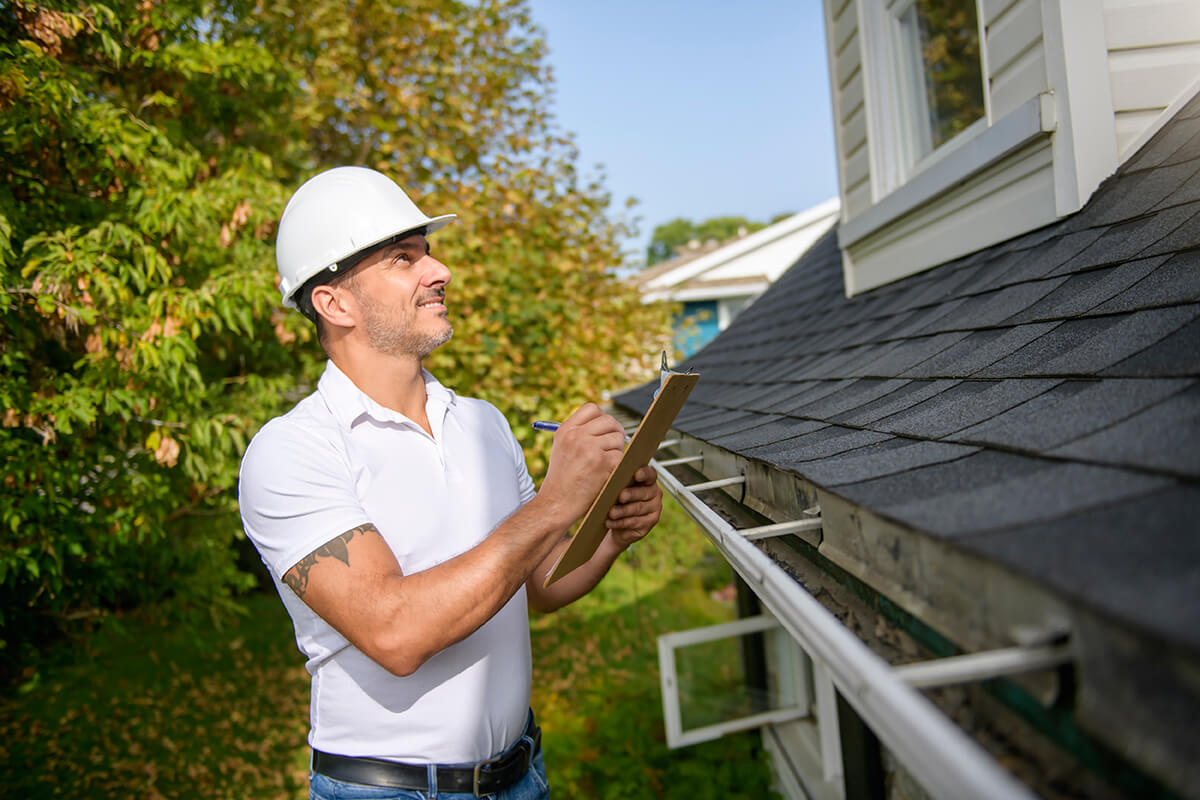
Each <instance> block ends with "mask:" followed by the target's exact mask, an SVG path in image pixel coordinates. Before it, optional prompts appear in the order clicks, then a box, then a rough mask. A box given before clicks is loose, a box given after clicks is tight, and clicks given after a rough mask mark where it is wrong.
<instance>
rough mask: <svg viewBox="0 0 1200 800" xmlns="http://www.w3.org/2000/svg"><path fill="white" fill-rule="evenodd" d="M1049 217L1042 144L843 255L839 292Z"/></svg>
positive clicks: (1050, 179) (1050, 195)
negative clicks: (847, 265) (847, 261)
mask: <svg viewBox="0 0 1200 800" xmlns="http://www.w3.org/2000/svg"><path fill="white" fill-rule="evenodd" d="M1052 219H1054V172H1053V165H1052V162H1051V148H1050V146H1049V143H1048V141H1046V140H1042V141H1040V142H1038V143H1035V144H1033V145H1030V146H1028V147H1026V148H1024V149H1022V150H1019V151H1018V152H1016V153H1014V154H1012V155H1011V156H1009V157H1007V158H1004V159H1002V160H1000V161H998V162H997V163H995V164H994V165H992V166H991V167H989V168H988V169H987V170H985V171H984V172H982V173H980V174H978V175H976V176H975V177H974V178H973V179H972V180H971V181H969V182H967V183H964V184H962V185H960V186H959V187H957V188H956V189H953V190H951V191H949V192H946V193H945V194H943V195H941V196H939V197H938V198H937V199H936V200H935V201H934V202H930V203H925V204H922V205H921V206H920V207H919V208H917V209H915V210H914V211H912V212H911V213H909V214H907V215H905V216H904V217H902V218H900V219H898V220H897V221H895V222H894V223H892V224H890V225H888V226H886V227H885V228H883V229H882V230H880V231H879V232H878V233H877V234H875V235H873V236H869V237H866V238H864V239H863V240H862V241H860V242H857V243H856V244H855V246H854V248H853V250H852V252H851V253H849V254H848V255H849V256H850V258H852V259H853V260H852V265H853V267H852V269H847V274H846V282H847V285H846V288H847V292H848V293H849V294H854V293H857V292H860V291H865V290H867V289H871V288H874V287H876V286H881V285H883V284H885V283H890V282H891V281H894V280H897V279H899V278H902V277H904V276H906V275H911V274H913V273H914V272H918V271H920V270H922V269H926V268H928V267H930V266H932V265H934V264H940V263H942V262H944V261H948V260H950V259H952V258H957V257H959V256H962V255H965V254H967V253H971V252H974V251H975V250H979V249H981V248H983V247H986V246H988V245H990V244H993V243H995V242H996V241H1003V240H1004V239H1008V238H1010V237H1012V236H1016V235H1019V234H1021V233H1024V232H1025V231H1028V230H1032V229H1033V228H1036V227H1039V226H1040V225H1042V224H1044V223H1045V222H1046V221H1047V220H1052Z"/></svg>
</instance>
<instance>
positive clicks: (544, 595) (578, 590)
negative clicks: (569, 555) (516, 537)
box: [528, 533, 625, 613]
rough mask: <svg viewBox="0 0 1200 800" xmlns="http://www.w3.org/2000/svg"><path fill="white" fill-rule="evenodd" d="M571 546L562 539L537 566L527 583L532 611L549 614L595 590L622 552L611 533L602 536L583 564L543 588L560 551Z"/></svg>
mask: <svg viewBox="0 0 1200 800" xmlns="http://www.w3.org/2000/svg"><path fill="white" fill-rule="evenodd" d="M569 544H570V540H569V539H563V541H562V542H560V543H559V544H558V546H556V547H555V548H554V550H553V552H551V554H550V555H549V556H548V557H547V558H546V559H545V561H543V562H542V563H541V564H540V565H538V568H537V570H535V571H534V573H533V576H532V577H531V578H530V580H529V584H528V595H529V606H530V608H532V609H533V610H535V611H541V612H543V613H548V612H551V611H557V610H558V609H560V608H562V607H563V606H565V605H570V604H571V603H574V602H575V601H576V600H578V599H579V598H581V597H583V596H584V595H585V594H587V593H588V592H590V591H591V590H592V589H594V588H596V584H598V583H600V580H601V578H603V577H604V576H605V575H607V574H608V570H609V568H611V567H612V565H613V563H614V562H616V560H617V557H618V556H620V555H621V553H623V552H625V550H624V548H623V547H621V546H620V545H619V544H617V543H616V541H615V540H614V539H613V535H612V534H611V533H608V534H605V536H604V538H603V539H602V540H601V541H600V546H599V547H597V548H596V552H595V553H593V554H592V557H591V558H589V559H588V560H587V561H586V562H585V563H583V564H580V565H579V566H578V567H576V568H575V569H573V570H571V572H569V573H568V574H567V575H565V576H564V577H562V578H561V579H559V580H557V581H555V582H554V583H552V584H550V585H549V586H542V583H543V582H544V581H545V579H546V575H548V574H549V572H550V570H551V569H552V568H553V567H554V564H555V563H556V562H557V561H558V559H559V557H560V556H561V555H562V552H563V551H564V550H565V549H566V548H567V546H568V545H569Z"/></svg>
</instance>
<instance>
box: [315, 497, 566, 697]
mask: <svg viewBox="0 0 1200 800" xmlns="http://www.w3.org/2000/svg"><path fill="white" fill-rule="evenodd" d="M564 518H565V517H564V515H563V512H562V510H561V509H560V508H557V507H556V506H555V504H554V503H553V501H551V500H548V499H543V500H538V499H537V498H534V500H531V501H530V502H529V503H527V504H526V505H525V506H523V507H522V508H521V509H519V510H518V511H517V512H516V513H514V514H513V515H512V516H511V517H509V518H508V519H507V520H505V521H504V522H503V523H501V524H500V525H499V526H498V527H497V528H496V529H495V530H494V531H493V532H492V533H491V534H490V535H489V536H488V537H487V538H486V539H484V540H483V541H482V542H480V543H479V544H478V545H476V546H475V547H473V548H471V549H470V550H468V551H466V552H465V553H461V554H460V555H458V556H455V557H454V558H452V559H450V560H449V561H445V562H443V563H441V564H438V565H436V566H434V567H430V568H429V569H427V570H422V571H421V572H415V573H412V574H408V575H405V574H402V573H401V572H400V570H399V567H398V566H393V568H392V569H391V570H390V571H387V572H374V573H372V572H369V571H368V572H364V573H356V574H355V580H354V581H353V582H352V583H350V585H345V584H346V583H347V582H343V581H337V582H333V581H330V580H329V576H326V578H325V580H322V581H320V582H313V585H312V586H311V587H310V588H309V590H308V593H309V595H315V593H317V592H321V594H322V596H303V599H304V600H305V601H306V602H308V603H309V604H310V605H311V606H312V607H313V608H314V610H316V611H317V613H319V614H320V615H321V616H322V617H324V618H325V620H326V621H327V622H329V623H330V624H331V625H333V626H334V627H335V628H337V629H338V630H339V631H340V632H341V633H342V634H343V635H344V636H346V638H348V639H350V641H351V642H352V643H353V644H354V645H355V646H356V647H358V648H359V649H360V650H362V651H363V652H364V653H366V654H367V655H368V656H369V657H370V658H371V659H373V660H374V661H376V662H377V663H379V664H380V665H381V666H383V667H384V668H385V669H387V670H389V671H390V672H393V673H395V674H397V675H409V674H411V673H413V672H415V671H416V670H417V669H418V668H419V667H420V666H421V664H423V663H424V662H425V661H427V660H428V659H429V658H430V657H432V656H433V655H434V654H435V653H438V652H440V651H441V650H444V649H445V648H447V647H449V646H450V645H452V644H454V643H456V642H458V641H461V640H462V639H465V638H466V637H468V636H470V635H471V634H472V633H473V632H475V631H476V630H477V629H478V628H479V627H480V626H481V625H483V624H484V623H485V622H487V621H488V620H489V619H491V618H492V617H493V616H494V615H495V614H496V613H497V612H498V611H499V610H500V609H501V608H503V607H504V605H505V604H506V603H507V602H508V601H509V600H510V599H511V598H512V596H513V595H514V594H515V593H516V592H517V590H518V589H520V587H521V585H522V584H524V583H525V582H526V581H527V579H528V578H529V576H530V575H531V574H532V572H533V566H534V565H537V564H539V563H541V562H542V561H544V560H545V559H546V558H547V556H548V555H549V554H550V552H551V551H552V550H553V548H554V546H555V544H556V543H557V542H558V541H560V540H561V539H562V535H563V532H564V530H565V529H566V527H567V524H565V523H564V522H563V521H562V520H563V519H564ZM375 536H376V537H378V533H376V534H375ZM369 546H371V543H369V542H366V541H363V542H361V543H359V544H358V547H360V548H363V547H369ZM378 547H382V548H387V545H386V543H385V542H383V540H382V537H378ZM357 552H358V553H361V556H356V553H351V554H350V556H349V559H350V560H349V561H347V562H346V563H344V564H343V563H342V560H341V559H337V560H336V562H331V563H330V564H329V567H328V568H332V569H339V568H342V567H348V568H351V569H353V568H354V567H355V566H356V565H355V564H354V563H353V560H354V559H355V558H356V557H361V558H363V559H364V560H368V559H370V558H371V557H372V555H374V556H375V557H376V558H378V557H379V554H370V553H367V552H363V551H357ZM389 554H390V553H389ZM392 563H393V565H394V563H395V562H394V559H392ZM338 585H343V587H344V588H343V589H341V590H340V591H339V590H337V588H336V587H337V586H338Z"/></svg>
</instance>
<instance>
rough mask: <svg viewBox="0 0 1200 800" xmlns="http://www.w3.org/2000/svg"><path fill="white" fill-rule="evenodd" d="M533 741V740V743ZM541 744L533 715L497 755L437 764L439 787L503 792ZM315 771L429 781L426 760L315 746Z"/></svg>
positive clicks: (377, 781) (415, 783) (369, 780)
mask: <svg viewBox="0 0 1200 800" xmlns="http://www.w3.org/2000/svg"><path fill="white" fill-rule="evenodd" d="M530 742H532V744H530ZM541 746H542V729H541V728H539V727H538V726H537V725H536V724H534V721H533V716H532V715H530V717H529V724H528V725H526V726H525V733H524V734H523V735H522V737H521V738H520V739H519V740H518V741H517V743H516V744H514V745H513V746H512V747H510V748H508V749H507V750H505V751H504V752H503V753H501V754H500V755H498V756H496V757H495V758H489V759H487V760H486V761H480V762H479V763H478V764H467V765H458V766H443V765H441V764H439V765H437V791H439V792H472V793H474V795H475V796H476V797H482V796H484V795H487V794H494V793H496V792H501V791H503V790H505V789H507V788H508V787H509V786H512V785H513V784H514V783H516V782H517V781H519V780H520V779H521V778H522V777H523V776H524V775H525V772H526V771H527V770H528V769H529V762H531V761H532V760H533V757H534V756H535V755H537V752H538V750H539V749H541ZM312 768H313V772H319V773H320V774H322V775H324V776H325V777H327V778H333V779H334V780H335V781H345V782H346V783H358V784H363V785H366V786H386V787H388V788H391V789H424V790H425V791H428V792H432V791H433V788H434V787H432V786H430V785H429V767H428V765H427V764H407V763H404V762H402V761H387V760H386V759H382V758H364V757H355V756H339V755H336V754H334V753H324V752H322V751H320V750H316V749H314V750H313V761H312Z"/></svg>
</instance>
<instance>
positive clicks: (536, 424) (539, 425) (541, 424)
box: [533, 419, 629, 442]
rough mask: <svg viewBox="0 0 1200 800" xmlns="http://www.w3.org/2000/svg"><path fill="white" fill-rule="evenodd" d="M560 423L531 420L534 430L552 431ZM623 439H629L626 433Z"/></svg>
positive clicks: (556, 428)
mask: <svg viewBox="0 0 1200 800" xmlns="http://www.w3.org/2000/svg"><path fill="white" fill-rule="evenodd" d="M560 425H562V423H561V422H551V421H550V420H548V419H535V420H534V421H533V429H534V430H535V431H550V432H551V433H553V432H554V431H556V430H558V428H559V426H560ZM625 441H627V442H628V441H629V434H628V433H627V434H625Z"/></svg>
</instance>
